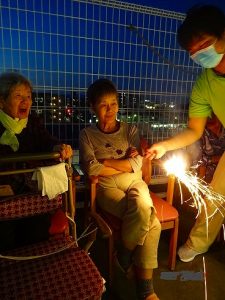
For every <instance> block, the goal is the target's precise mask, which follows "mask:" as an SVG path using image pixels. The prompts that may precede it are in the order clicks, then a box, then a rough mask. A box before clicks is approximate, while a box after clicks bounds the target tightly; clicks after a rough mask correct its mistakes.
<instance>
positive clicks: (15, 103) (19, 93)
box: [0, 84, 32, 119]
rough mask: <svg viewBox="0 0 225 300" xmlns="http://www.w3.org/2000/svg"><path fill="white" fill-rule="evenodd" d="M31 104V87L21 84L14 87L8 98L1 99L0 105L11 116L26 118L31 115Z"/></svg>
mask: <svg viewBox="0 0 225 300" xmlns="http://www.w3.org/2000/svg"><path fill="white" fill-rule="evenodd" d="M31 105H32V94H31V89H30V87H29V86H27V85H24V84H21V85H17V86H15V87H14V88H13V89H12V91H11V93H10V95H9V97H8V99H6V100H2V101H1V106H0V107H1V109H2V110H3V111H4V112H5V113H6V114H8V115H9V116H10V117H11V118H19V119H25V118H27V117H28V115H29V112H30V108H31Z"/></svg>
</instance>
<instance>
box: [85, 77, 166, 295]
mask: <svg viewBox="0 0 225 300" xmlns="http://www.w3.org/2000/svg"><path fill="white" fill-rule="evenodd" d="M87 98H88V103H89V105H90V108H91V109H92V110H93V112H94V113H95V114H96V116H97V119H98V122H97V123H96V124H95V125H93V126H90V127H87V128H85V129H83V130H82V131H81V133H80V159H81V165H82V168H83V170H84V172H85V174H87V175H89V176H92V175H94V176H98V177H99V184H98V190H97V203H98V205H99V206H100V207H101V208H102V209H104V210H105V211H107V212H109V213H111V214H113V215H115V216H116V217H119V218H120V219H121V220H122V232H121V237H122V238H121V239H122V241H121V246H119V247H118V250H117V256H116V258H115V263H116V264H117V265H119V266H120V268H121V269H122V270H123V271H124V272H125V273H127V272H129V270H130V269H131V266H132V267H133V269H134V271H135V276H136V277H135V278H136V283H137V299H141V300H143V299H147V300H150V299H151V300H156V299H159V298H158V297H157V295H156V294H155V293H154V289H153V282H152V277H153V269H154V268H157V266H158V263H157V250H158V242H159V237H160V232H161V225H160V223H159V221H158V219H157V218H156V215H155V211H154V207H153V204H152V200H151V198H150V195H149V190H148V186H147V184H146V183H145V182H144V181H143V180H142V171H141V168H142V156H141V155H139V152H138V150H139V148H140V140H139V136H138V131H137V128H136V126H134V125H129V124H127V123H123V122H119V121H117V120H116V116H117V113H118V109H119V104H118V92H117V90H116V88H115V86H114V85H113V83H112V82H111V81H109V80H107V79H99V80H97V81H95V82H94V83H93V84H92V85H90V87H89V88H88V91H87Z"/></svg>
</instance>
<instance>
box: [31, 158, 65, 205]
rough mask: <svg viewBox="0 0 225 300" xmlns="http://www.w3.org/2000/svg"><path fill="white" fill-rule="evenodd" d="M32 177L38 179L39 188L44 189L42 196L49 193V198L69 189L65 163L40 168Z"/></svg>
mask: <svg viewBox="0 0 225 300" xmlns="http://www.w3.org/2000/svg"><path fill="white" fill-rule="evenodd" d="M32 179H33V180H37V181H38V189H39V190H40V191H42V196H45V195H47V196H48V198H49V199H53V198H54V197H56V196H57V195H59V194H62V193H64V192H66V191H68V177H67V174H66V169H65V163H60V164H57V165H54V166H50V167H41V168H38V169H37V171H35V172H34V174H33V176H32Z"/></svg>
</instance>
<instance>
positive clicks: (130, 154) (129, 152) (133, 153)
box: [126, 147, 139, 158]
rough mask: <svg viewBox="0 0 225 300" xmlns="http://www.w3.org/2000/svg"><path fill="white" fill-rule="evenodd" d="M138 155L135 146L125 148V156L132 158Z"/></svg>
mask: <svg viewBox="0 0 225 300" xmlns="http://www.w3.org/2000/svg"><path fill="white" fill-rule="evenodd" d="M138 155H139V153H138V151H137V149H136V148H135V147H130V148H128V149H127V153H126V158H134V157H136V156H138Z"/></svg>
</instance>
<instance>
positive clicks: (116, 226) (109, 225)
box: [90, 159, 179, 283]
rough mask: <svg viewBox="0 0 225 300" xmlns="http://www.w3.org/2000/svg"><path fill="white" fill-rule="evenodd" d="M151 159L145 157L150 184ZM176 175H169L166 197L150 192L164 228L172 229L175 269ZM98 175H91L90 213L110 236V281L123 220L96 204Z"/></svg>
mask: <svg viewBox="0 0 225 300" xmlns="http://www.w3.org/2000/svg"><path fill="white" fill-rule="evenodd" d="M157 165H159V164H157ZM151 167H152V165H151V161H150V160H149V159H143V167H142V173H143V179H144V181H145V182H146V183H147V184H148V185H149V184H150V183H151V181H152V179H151ZM174 183H175V178H174V176H172V175H170V176H168V177H167V191H166V199H162V198H160V196H158V195H157V194H156V193H153V192H150V194H151V198H152V200H153V203H154V206H155V208H156V211H157V217H158V219H159V221H160V223H161V226H162V230H170V246H169V261H168V265H169V268H170V270H174V269H175V264H176V249H177V238H178V225H179V216H178V212H177V210H176V209H175V208H174V207H173V206H172V203H173V192H174ZM97 184H98V177H93V176H92V177H90V214H91V215H92V216H94V218H95V219H96V220H98V224H99V227H100V228H101V230H102V232H103V233H104V237H106V238H108V241H109V243H108V256H109V282H110V283H111V282H112V278H113V255H114V248H115V243H116V241H118V239H119V238H120V230H121V220H120V219H119V218H117V217H115V216H113V215H111V214H109V213H108V212H106V211H104V210H102V209H100V208H99V207H98V206H97V204H96V189H97Z"/></svg>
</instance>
